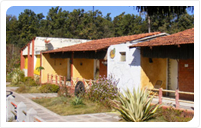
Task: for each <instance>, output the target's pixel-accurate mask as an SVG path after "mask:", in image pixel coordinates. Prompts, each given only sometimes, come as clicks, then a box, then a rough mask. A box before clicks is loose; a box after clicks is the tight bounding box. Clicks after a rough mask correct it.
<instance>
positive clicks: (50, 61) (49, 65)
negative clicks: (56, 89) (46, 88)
mask: <svg viewBox="0 0 201 128" xmlns="http://www.w3.org/2000/svg"><path fill="white" fill-rule="evenodd" d="M67 66H68V64H67V59H61V58H57V59H54V58H50V56H49V54H42V67H44V70H42V81H41V82H42V83H45V82H47V74H48V73H49V74H53V75H61V76H67ZM53 79H55V76H54V77H53Z"/></svg>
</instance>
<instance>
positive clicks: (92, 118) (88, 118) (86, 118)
mask: <svg viewBox="0 0 201 128" xmlns="http://www.w3.org/2000/svg"><path fill="white" fill-rule="evenodd" d="M16 89H17V87H6V91H7V94H8V93H9V91H12V92H13V95H14V96H15V102H16V104H19V103H20V102H24V103H25V104H26V105H27V110H29V109H30V108H33V109H35V110H36V111H37V114H38V116H39V117H40V118H42V119H43V120H45V121H46V122H118V121H119V119H120V118H119V117H118V115H117V114H115V113H95V114H82V115H70V116H60V115H58V114H56V113H54V112H52V111H50V110H48V109H46V108H45V107H43V106H41V105H39V104H37V103H35V102H34V101H32V100H31V99H32V98H39V97H56V96H57V94H56V93H27V94H26V93H23V94H19V93H16V92H15V90H16Z"/></svg>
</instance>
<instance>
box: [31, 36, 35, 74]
mask: <svg viewBox="0 0 201 128" xmlns="http://www.w3.org/2000/svg"><path fill="white" fill-rule="evenodd" d="M34 56H35V55H34V39H33V40H32V67H31V70H32V73H31V76H33V77H34V66H35V65H34Z"/></svg>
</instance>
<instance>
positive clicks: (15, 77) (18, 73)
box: [11, 68, 24, 84]
mask: <svg viewBox="0 0 201 128" xmlns="http://www.w3.org/2000/svg"><path fill="white" fill-rule="evenodd" d="M19 81H24V72H23V71H22V70H20V69H19V68H15V69H14V70H13V72H12V73H11V82H12V84H17V83H18V82H19Z"/></svg>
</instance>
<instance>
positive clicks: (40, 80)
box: [40, 52, 42, 83]
mask: <svg viewBox="0 0 201 128" xmlns="http://www.w3.org/2000/svg"><path fill="white" fill-rule="evenodd" d="M40 67H42V52H40ZM41 82H42V70H40V83H41Z"/></svg>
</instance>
